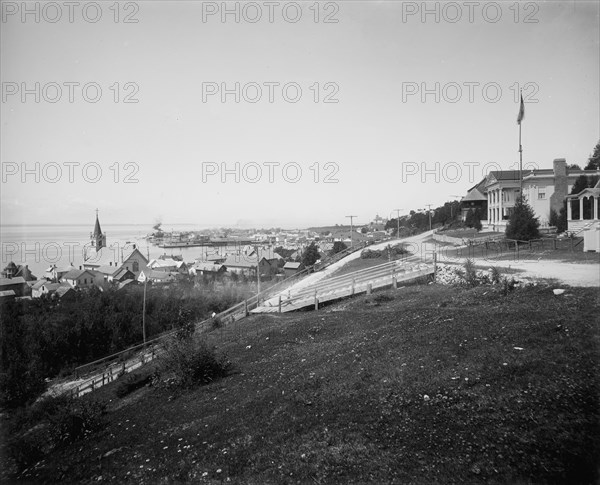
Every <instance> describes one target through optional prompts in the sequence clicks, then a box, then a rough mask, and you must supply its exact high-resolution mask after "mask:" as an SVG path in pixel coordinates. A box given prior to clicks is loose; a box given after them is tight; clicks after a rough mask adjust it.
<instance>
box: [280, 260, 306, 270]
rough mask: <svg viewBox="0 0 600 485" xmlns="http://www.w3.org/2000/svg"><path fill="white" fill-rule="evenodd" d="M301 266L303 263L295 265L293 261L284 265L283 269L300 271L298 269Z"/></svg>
mask: <svg viewBox="0 0 600 485" xmlns="http://www.w3.org/2000/svg"><path fill="white" fill-rule="evenodd" d="M301 265H302V263H295V262H293V261H288V262H287V263H285V264H284V265H283V269H298V268H300V266H301Z"/></svg>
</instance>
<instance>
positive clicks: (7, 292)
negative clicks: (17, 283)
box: [0, 290, 17, 298]
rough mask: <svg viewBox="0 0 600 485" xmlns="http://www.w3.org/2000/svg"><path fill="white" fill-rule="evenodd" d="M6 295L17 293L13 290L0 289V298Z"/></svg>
mask: <svg viewBox="0 0 600 485" xmlns="http://www.w3.org/2000/svg"><path fill="white" fill-rule="evenodd" d="M7 296H17V294H16V293H15V290H3V291H0V298H4V297H7Z"/></svg>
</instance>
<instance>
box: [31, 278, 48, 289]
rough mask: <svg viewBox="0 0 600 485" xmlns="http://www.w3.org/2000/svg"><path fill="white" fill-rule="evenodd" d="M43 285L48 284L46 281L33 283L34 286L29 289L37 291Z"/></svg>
mask: <svg viewBox="0 0 600 485" xmlns="http://www.w3.org/2000/svg"><path fill="white" fill-rule="evenodd" d="M45 283H48V280H47V279H41V280H39V281H36V282H35V285H33V286H32V287H31V289H32V290H39V289H40V288H41V287H42V286H43V285H44V284H45Z"/></svg>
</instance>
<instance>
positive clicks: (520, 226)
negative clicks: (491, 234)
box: [506, 197, 540, 241]
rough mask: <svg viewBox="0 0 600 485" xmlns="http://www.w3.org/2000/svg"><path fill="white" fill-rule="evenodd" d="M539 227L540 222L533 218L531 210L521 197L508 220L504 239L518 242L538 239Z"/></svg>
mask: <svg viewBox="0 0 600 485" xmlns="http://www.w3.org/2000/svg"><path fill="white" fill-rule="evenodd" d="M539 227H540V222H539V221H538V219H537V217H535V214H534V212H533V209H532V208H531V206H530V205H529V204H528V203H527V201H526V200H525V199H524V198H523V197H519V198H518V199H517V202H516V203H515V207H514V210H513V213H512V214H511V215H510V218H509V220H508V226H507V227H506V237H507V238H508V239H518V240H520V241H529V240H531V239H537V238H539V237H540V231H539Z"/></svg>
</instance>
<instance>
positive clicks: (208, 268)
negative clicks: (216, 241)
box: [193, 263, 227, 273]
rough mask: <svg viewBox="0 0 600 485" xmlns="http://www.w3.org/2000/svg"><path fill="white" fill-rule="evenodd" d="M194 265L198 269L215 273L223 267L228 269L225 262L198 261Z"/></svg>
mask: <svg viewBox="0 0 600 485" xmlns="http://www.w3.org/2000/svg"><path fill="white" fill-rule="evenodd" d="M193 267H194V269H195V270H196V271H210V272H213V273H217V272H219V271H220V270H221V269H222V268H224V269H227V267H226V266H225V265H224V264H212V263H196V264H195V265H194V266H193Z"/></svg>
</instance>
